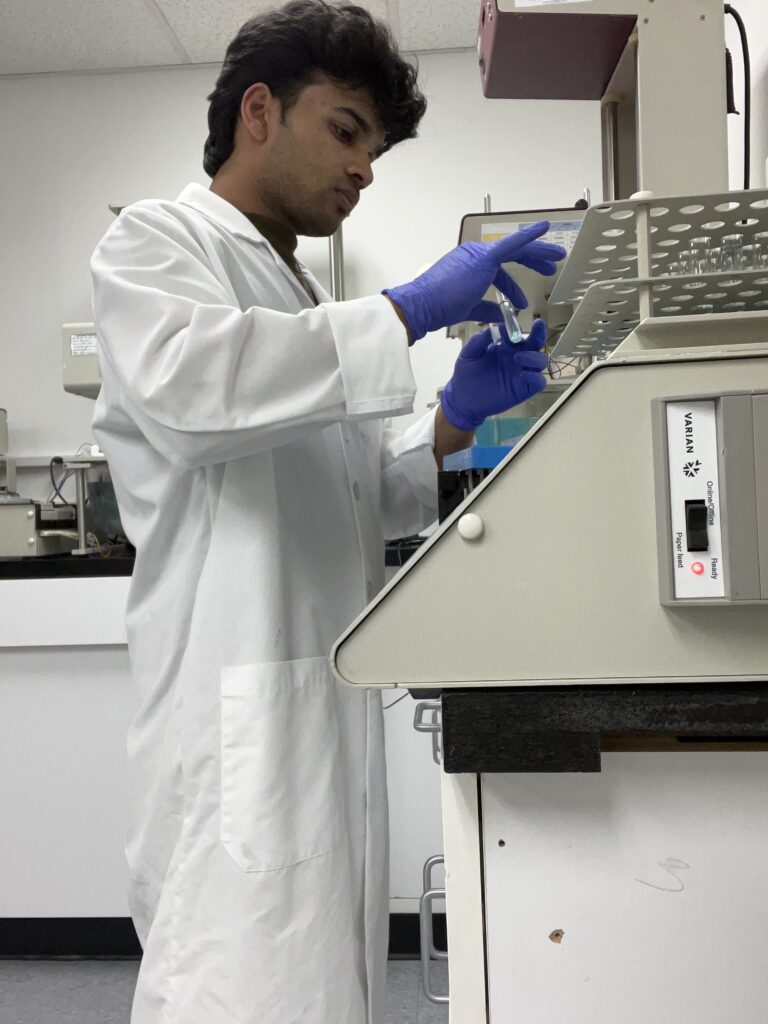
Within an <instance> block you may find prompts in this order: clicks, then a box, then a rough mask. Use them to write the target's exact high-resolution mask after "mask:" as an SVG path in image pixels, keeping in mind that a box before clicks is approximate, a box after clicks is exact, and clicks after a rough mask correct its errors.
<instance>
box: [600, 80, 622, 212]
mask: <svg viewBox="0 0 768 1024" xmlns="http://www.w3.org/2000/svg"><path fill="white" fill-rule="evenodd" d="M601 127H602V136H603V201H604V202H606V203H610V202H612V200H614V199H618V198H619V104H618V103H617V102H616V101H615V100H609V101H608V102H607V103H603V106H602V109H601Z"/></svg>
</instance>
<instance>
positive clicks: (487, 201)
mask: <svg viewBox="0 0 768 1024" xmlns="http://www.w3.org/2000/svg"><path fill="white" fill-rule="evenodd" d="M490 212H491V193H490V192H486V193H485V195H484V196H483V213H490Z"/></svg>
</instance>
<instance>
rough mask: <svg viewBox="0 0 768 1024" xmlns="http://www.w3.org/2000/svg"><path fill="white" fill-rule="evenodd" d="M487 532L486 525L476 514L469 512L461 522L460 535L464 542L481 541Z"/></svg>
mask: <svg viewBox="0 0 768 1024" xmlns="http://www.w3.org/2000/svg"><path fill="white" fill-rule="evenodd" d="M484 531H485V523H484V522H483V520H482V519H481V517H480V516H478V515H476V513H474V512H467V513H466V514H465V515H463V516H462V517H461V519H460V520H459V534H460V535H461V536H462V537H463V538H464V540H480V538H481V537H482V536H483V533H484Z"/></svg>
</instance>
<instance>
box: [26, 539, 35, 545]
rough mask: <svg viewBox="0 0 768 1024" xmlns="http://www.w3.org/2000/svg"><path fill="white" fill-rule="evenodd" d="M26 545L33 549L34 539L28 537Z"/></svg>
mask: <svg viewBox="0 0 768 1024" xmlns="http://www.w3.org/2000/svg"><path fill="white" fill-rule="evenodd" d="M27 544H29V546H30V547H34V546H35V538H34V537H30V538H29V540H28V541H27Z"/></svg>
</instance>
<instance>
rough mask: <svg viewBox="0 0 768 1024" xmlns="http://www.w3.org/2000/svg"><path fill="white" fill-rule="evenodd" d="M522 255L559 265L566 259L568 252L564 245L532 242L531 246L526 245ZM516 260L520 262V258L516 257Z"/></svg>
mask: <svg viewBox="0 0 768 1024" xmlns="http://www.w3.org/2000/svg"><path fill="white" fill-rule="evenodd" d="M521 254H522V255H523V256H530V257H531V258H532V259H535V260H549V261H551V262H553V263H558V262H559V261H560V260H564V259H565V257H566V251H565V249H564V248H563V247H562V245H555V244H554V243H553V242H531V243H530V245H526V247H525V249H523V250H522V251H521ZM515 260H516V262H518V263H519V262H520V260H519V258H518V257H515Z"/></svg>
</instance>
